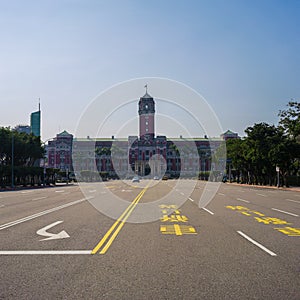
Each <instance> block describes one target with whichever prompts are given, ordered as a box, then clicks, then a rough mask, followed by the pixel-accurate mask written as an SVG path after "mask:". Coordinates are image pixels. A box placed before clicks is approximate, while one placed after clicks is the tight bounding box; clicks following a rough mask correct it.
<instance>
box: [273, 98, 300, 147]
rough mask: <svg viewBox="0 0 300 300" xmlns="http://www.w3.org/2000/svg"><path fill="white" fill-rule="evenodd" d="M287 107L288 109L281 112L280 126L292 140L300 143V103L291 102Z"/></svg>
mask: <svg viewBox="0 0 300 300" xmlns="http://www.w3.org/2000/svg"><path fill="white" fill-rule="evenodd" d="M287 107H288V109H286V110H282V111H279V114H278V116H279V117H280V120H279V124H280V125H281V126H282V128H283V129H284V131H285V133H286V134H287V135H288V136H289V137H290V138H292V139H293V140H296V141H298V142H300V103H299V102H296V101H290V102H289V103H288V105H287Z"/></svg>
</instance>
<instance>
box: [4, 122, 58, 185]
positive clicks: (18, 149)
mask: <svg viewBox="0 0 300 300" xmlns="http://www.w3.org/2000/svg"><path fill="white" fill-rule="evenodd" d="M44 153H45V150H44V147H43V145H42V143H41V140H40V137H37V136H34V135H33V134H27V133H21V132H17V131H15V130H12V129H10V128H7V127H1V128H0V187H1V188H4V187H7V186H15V185H23V186H26V185H36V184H38V185H41V184H42V183H43V182H44V180H46V181H47V183H50V182H53V181H54V174H55V172H56V171H55V170H53V169H47V172H46V174H45V176H44V172H43V168H41V167H40V159H41V158H43V157H44Z"/></svg>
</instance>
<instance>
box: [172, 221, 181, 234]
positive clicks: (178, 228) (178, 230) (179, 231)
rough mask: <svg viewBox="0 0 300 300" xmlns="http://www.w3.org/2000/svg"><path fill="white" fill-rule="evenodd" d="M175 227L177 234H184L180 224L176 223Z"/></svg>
mask: <svg viewBox="0 0 300 300" xmlns="http://www.w3.org/2000/svg"><path fill="white" fill-rule="evenodd" d="M174 229H175V233H176V235H182V232H181V229H180V226H179V225H178V224H175V225H174Z"/></svg>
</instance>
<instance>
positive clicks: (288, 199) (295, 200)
mask: <svg viewBox="0 0 300 300" xmlns="http://www.w3.org/2000/svg"><path fill="white" fill-rule="evenodd" d="M285 200H286V201H291V202H296V203H300V201H297V200H292V199H285Z"/></svg>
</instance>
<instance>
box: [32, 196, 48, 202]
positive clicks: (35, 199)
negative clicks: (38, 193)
mask: <svg viewBox="0 0 300 300" xmlns="http://www.w3.org/2000/svg"><path fill="white" fill-rule="evenodd" d="M46 198H48V197H46V196H44V197H38V198H34V199H32V201H37V200H42V199H46Z"/></svg>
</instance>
